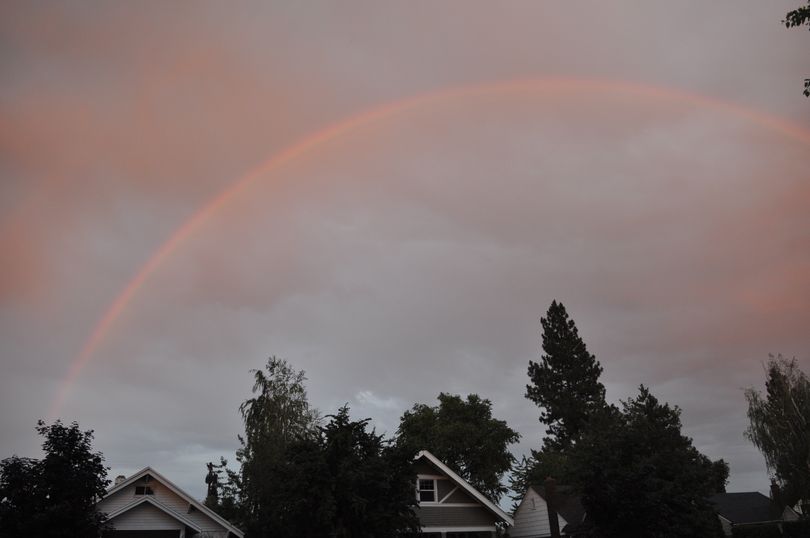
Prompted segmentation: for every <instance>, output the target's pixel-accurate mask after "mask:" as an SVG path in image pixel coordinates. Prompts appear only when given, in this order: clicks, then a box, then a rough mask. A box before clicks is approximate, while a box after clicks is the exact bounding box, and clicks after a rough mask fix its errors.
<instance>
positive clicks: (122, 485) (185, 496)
mask: <svg viewBox="0 0 810 538" xmlns="http://www.w3.org/2000/svg"><path fill="white" fill-rule="evenodd" d="M146 475H149V476H151V477H152V478H154V479H155V480H157V481H158V482H160V483H162V484H163V485H164V486H166V487H167V488H168V489H169V490H171V491H172V492H173V493H175V494H176V495H177V496H179V497H180V498H181V499H183V500H184V501H186V502H187V503H189V504H190V505H191V506H193V507H194V508H195V509H197V510H199V511H200V512H202V513H203V514H205V515H207V516H208V517H210V518H211V519H213V520H214V521H216V522H217V523H219V524H220V525H222V526H223V527H225V528H226V529H227V530H228V532H230V533H233V534H235V535H236V536H238V537H239V538H243V537H244V535H245V533H243V532H242V531H240V530H239V529H237V528H236V527H234V526H233V525H231V524H230V523H229V522H228V520H226V519H224V518H222V517H221V516H220V515H219V514H217V513H216V512H214V511H213V510H211V509H210V508H208V507H207V506H205V505H204V504H202V503H201V502H199V501H197V500H196V499H194V497H192V496H191V495H189V494H188V493H186V492H185V491H183V490H182V489H180V488H179V487H177V486H176V485H175V484H173V483H172V482H171V481H170V480H169V479H168V478H166V477H165V476H163V475H162V474H160V473H159V472H157V471H155V470H154V469H153V468H151V467H144V468H143V469H141V470H140V471H138V472H137V473H135V474H133V475H132V476H130V477H129V478H127V479H126V480H124V481H123V482H121V483H120V484H117V485H115V486H113V487H112V488H110V489H109V490H107V493H106V494H105V495H104V497H102V499H106V498H107V497H109V496H110V495H113V494H115V493H116V492H118V491H120V490H122V489H124V488H125V487H127V486H129V485H130V484H133V483H134V482H136V481H138V480H140V479H141V478H143V477H144V476H146ZM145 499H146V500H147V501H149V502H150V504H152V505H153V506H156V507H157V508H159V509H161V510H163V511H164V512H166V513H167V514H169V515H170V516H172V517H174V518H175V519H178V520H180V521H183V522H184V523H185V520H184V518H183V516H182V515H180V514H177V513H176V512H175V511H174V510H172V509H171V508H169V507H167V506H164V505H163V504H162V503H160V502H158V501H155V500H154V499H149V498H147V497H145ZM142 502H144V501H143V500H141V501H136V502H134V503H131V504H129V505H127V506H124V507H123V508H122V509H120V510H117V511H116V512H115V513H114V515H113V514H108V516H109V517H110V519H112V518H113V517H115V516H118V515H120V514H122V513H123V512H126V511H127V510H131V509H132V508H135V506H138V505H140V504H141V503H142ZM186 524H188V523H186ZM189 526H190V527H192V528H195V526H194V525H191V524H189Z"/></svg>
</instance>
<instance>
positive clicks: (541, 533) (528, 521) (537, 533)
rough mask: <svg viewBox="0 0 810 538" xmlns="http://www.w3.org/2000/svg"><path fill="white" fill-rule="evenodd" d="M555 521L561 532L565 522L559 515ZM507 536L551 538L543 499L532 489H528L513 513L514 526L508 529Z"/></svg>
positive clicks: (515, 537) (546, 508)
mask: <svg viewBox="0 0 810 538" xmlns="http://www.w3.org/2000/svg"><path fill="white" fill-rule="evenodd" d="M532 501H534V504H532ZM557 521H558V522H559V524H560V531H562V529H563V527H565V525H566V521H565V520H564V519H563V518H562V517H560V516H559V515H558V516H557ZM509 536H511V537H513V538H530V537H531V538H536V537H545V536H551V528H550V526H549V524H548V506H547V505H546V501H545V500H544V499H543V497H541V496H540V495H539V494H538V493H537V492H536V491H534V489H532V488H529V491H527V492H526V495H525V496H524V497H523V501H521V503H520V506H519V507H518V509H517V512H515V526H514V527H512V528H511V529H509Z"/></svg>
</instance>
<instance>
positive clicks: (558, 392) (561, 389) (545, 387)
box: [526, 301, 605, 451]
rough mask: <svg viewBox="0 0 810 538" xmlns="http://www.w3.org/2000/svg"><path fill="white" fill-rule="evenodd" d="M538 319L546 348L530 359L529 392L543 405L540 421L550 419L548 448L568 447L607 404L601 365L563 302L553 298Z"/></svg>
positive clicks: (561, 448) (547, 435)
mask: <svg viewBox="0 0 810 538" xmlns="http://www.w3.org/2000/svg"><path fill="white" fill-rule="evenodd" d="M540 324H541V325H542V326H543V352H544V354H543V355H542V356H541V357H540V362H539V363H536V362H534V361H529V378H530V380H531V384H529V385H526V397H527V398H528V399H530V400H531V401H533V402H534V403H536V404H537V405H538V406H539V407H540V408H541V409H542V410H541V412H540V422H542V423H543V424H546V425H547V430H546V438H545V442H544V448H545V449H548V450H555V451H559V450H565V449H567V448H569V447H570V446H571V445H572V444H573V443H575V442H576V440H577V438H578V437H579V436H580V435H581V433H582V428H583V426H584V425H585V423H586V422H587V420H588V417H589V416H591V415H593V414H594V413H595V412H598V411H600V410H602V409H604V407H605V386H604V385H602V383H600V382H599V376H600V375H601V374H602V367H601V366H600V365H599V361H597V360H596V357H594V356H593V355H591V354H590V353H588V348H587V347H586V346H585V342H583V341H582V338H580V337H579V332H578V331H577V326H576V324H575V323H574V320H572V319H569V318H568V312H566V310H565V306H563V304H562V303H558V302H557V301H552V303H551V306H550V307H549V309H548V312H547V313H546V317H544V318H541V319H540Z"/></svg>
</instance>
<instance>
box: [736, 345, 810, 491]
mask: <svg viewBox="0 0 810 538" xmlns="http://www.w3.org/2000/svg"><path fill="white" fill-rule="evenodd" d="M766 370H767V375H768V379H767V381H766V383H765V395H764V396H763V395H762V394H760V393H759V392H758V391H756V390H754V389H753V388H751V389H748V390H747V391H746V392H745V396H746V398H747V400H748V419H749V421H750V426H749V427H748V429H747V430H746V432H745V435H746V437H747V438H748V439H750V440H751V442H753V443H754V444H755V445H756V446H757V448H758V449H759V451H760V452H762V455H763V456H765V463H766V464H767V466H768V469H769V470H770V471H771V472H772V473H773V474H774V476H775V478H776V480H777V482H778V484H779V486H780V489H781V490H782V491H781V495H782V498H783V500H784V501H785V502H787V503H788V504H791V505H793V504H795V503H796V502H798V501H802V503H808V502H810V380H808V378H807V376H806V375H805V374H804V372H802V371H801V370H800V369H799V367H798V364H797V363H796V359H792V360H786V359H784V358H782V356H781V355H779V356H778V357H773V356H771V357H770V359H769V360H768V364H767V367H766Z"/></svg>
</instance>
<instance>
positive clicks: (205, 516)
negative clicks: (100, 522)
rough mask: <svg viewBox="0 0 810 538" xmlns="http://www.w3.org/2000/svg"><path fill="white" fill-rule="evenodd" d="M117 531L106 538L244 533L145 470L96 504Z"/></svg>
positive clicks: (235, 536)
mask: <svg viewBox="0 0 810 538" xmlns="http://www.w3.org/2000/svg"><path fill="white" fill-rule="evenodd" d="M96 509H97V510H98V511H99V512H104V513H106V514H107V518H108V523H109V524H110V526H112V527H113V529H114V530H112V531H110V532H109V534H105V538H107V537H108V538H191V537H194V538H243V537H244V533H243V532H242V531H240V530H239V529H237V528H236V527H234V526H233V525H231V524H230V523H228V522H227V521H226V520H225V519H223V518H221V517H220V516H218V515H217V514H216V513H214V512H213V511H212V510H211V509H209V508H207V507H206V506H204V505H203V504H202V503H200V502H198V501H196V500H195V499H194V498H192V497H191V496H190V495H189V494H187V493H186V492H184V491H183V490H181V489H180V488H178V487H177V486H176V485H174V484H172V483H171V482H170V481H169V480H168V479H166V478H165V477H164V476H163V475H161V474H160V473H158V472H157V471H155V470H154V469H152V468H151V467H146V468H145V469H141V470H140V471H138V472H137V473H135V474H134V475H132V476H130V477H129V478H124V477H119V479H117V480H116V483H115V485H114V486H113V487H112V488H111V489H110V490H109V491H107V494H106V495H105V496H104V497H103V498H102V499H101V500H100V501H99V502H98V503H97V504H96Z"/></svg>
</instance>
